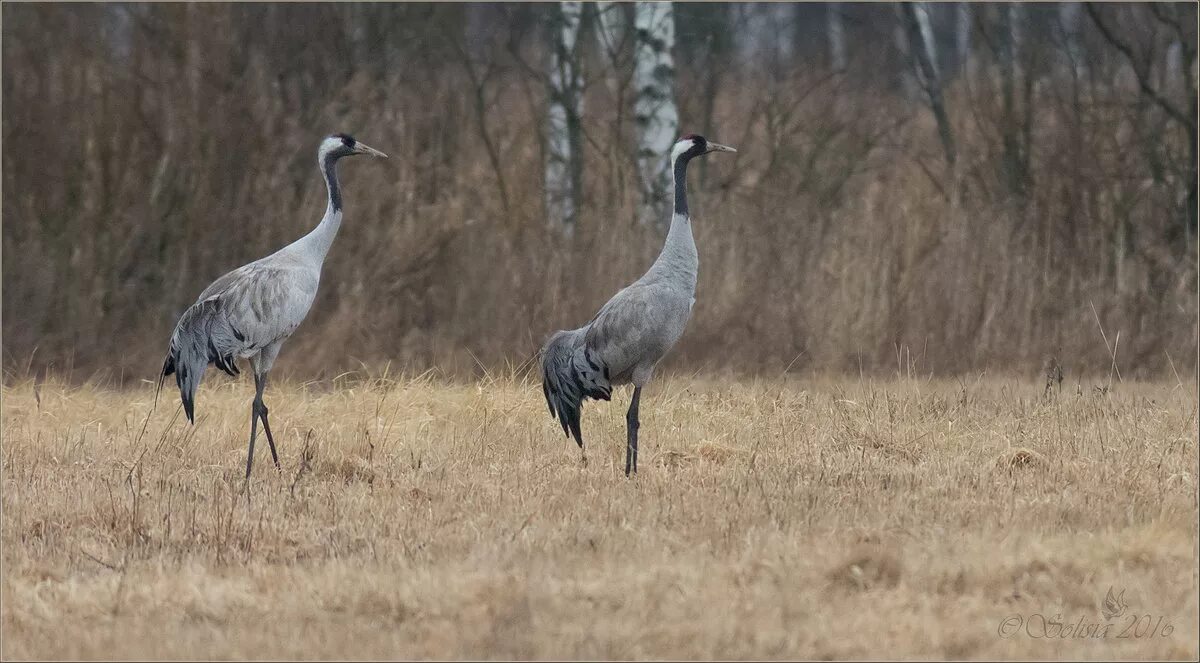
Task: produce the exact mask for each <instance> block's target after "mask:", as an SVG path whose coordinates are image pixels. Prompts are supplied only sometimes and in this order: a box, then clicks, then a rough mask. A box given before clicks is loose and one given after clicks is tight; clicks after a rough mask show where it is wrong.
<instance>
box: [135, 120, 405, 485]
mask: <svg viewBox="0 0 1200 663" xmlns="http://www.w3.org/2000/svg"><path fill="white" fill-rule="evenodd" d="M355 154H369V155H371V156H375V157H382V158H385V159H386V158H387V155H386V154H384V153H383V152H380V151H379V150H377V149H375V148H373V147H368V146H367V145H364V144H363V143H360V142H358V141H356V140H354V138H352V137H351V136H348V135H346V134H334V135H332V136H328V137H327V138H325V139H324V140H323V141H321V146H320V148H319V149H318V150H317V164H318V165H319V166H320V168H321V174H322V175H323V176H324V177H325V186H326V187H327V188H328V190H329V205H328V207H326V208H325V217H324V218H322V219H321V223H320V224H318V225H317V227H316V228H315V229H313V230H312V232H310V233H308V234H307V235H305V236H304V237H301V238H300V239H298V240H296V241H295V242H292V243H291V244H289V245H287V246H285V247H283V248H282V249H280V250H278V251H276V252H275V253H272V254H271V255H269V256H267V257H265V258H262V259H259V260H255V261H254V262H252V263H250V264H248V265H244V266H242V267H239V268H237V269H235V270H233V271H232V272H229V273H228V274H226V275H224V276H222V277H221V278H219V279H217V280H216V281H213V282H212V285H210V286H208V287H207V288H205V289H204V292H202V293H200V298H199V299H197V300H196V303H195V304H192V305H191V306H190V307H189V308H188V310H187V311H184V313H183V316H182V317H180V318H179V322H178V323H176V325H175V331H174V333H172V334H171V345H170V348H169V349H168V351H167V358H166V360H165V361H164V362H163V367H162V373H161V374H160V375H159V379H158V388H159V389H160V390H161V389H162V385H163V381H164V380H165V379H166V377H167V376H168V375H171V374H172V373H174V374H175V383H176V384H177V385H178V386H179V397H180V399H181V400H182V401H183V411H184V413H185V414H186V415H187V418H188V421H189V422H192V423H195V418H194V415H195V403H196V388H197V387H199V386H200V380H201V379H202V378H203V377H204V371H205V369H206V368H208V365H209V364H210V363H211V364H215V365H216V367H217V368H219V369H221V370H223V371H225V372H226V373H228V374H229V375H231V376H236V375H238V374H239V373H240V371H239V370H238V367H237V364H236V363H235V362H236V360H237V358H238V357H244V358H247V359H249V360H250V368H251V369H252V370H253V371H254V389H255V393H254V402H253V404H251V406H250V449H249V452H248V453H247V456H246V479H247V480H249V478H250V471H251V469H252V468H253V467H254V440H255V438H256V437H257V435H258V420H259V419H262V424H263V430H264V431H265V432H266V434H267V443H268V444H269V445H270V446H271V459H272V460H274V461H275V467H276V468H277V469H278V468H279V454H278V453H277V452H276V451H275V439H274V438H273V437H272V436H271V425H270V424H269V423H268V422H267V406H266V405H265V404H264V403H263V389H264V388H265V387H266V385H267V373H269V372H270V371H271V366H272V365H273V364H274V363H275V358H276V357H277V356H278V355H279V349H280V348H281V347H282V346H283V342H284V341H286V340H287V339H288V337H289V336H291V335H292V332H294V331H295V330H296V327H297V326H299V325H300V323H301V322H303V321H304V317H305V316H306V315H307V314H308V309H309V307H310V306H312V303H313V299H314V298H315V297H316V295H317V285H318V283H319V282H320V280H321V265H322V264H324V262H325V256H326V254H328V253H329V247H330V245H332V244H333V239H334V237H336V236H337V231H338V228H339V227H340V226H341V225H342V196H341V191H340V189H339V188H338V179H337V162H338V159H341V158H342V157H348V156H352V155H355ZM155 398H156V399H157V394H155Z"/></svg>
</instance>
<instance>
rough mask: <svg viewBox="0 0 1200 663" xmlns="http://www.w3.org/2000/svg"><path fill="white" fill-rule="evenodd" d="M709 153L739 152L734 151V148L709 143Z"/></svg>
mask: <svg viewBox="0 0 1200 663" xmlns="http://www.w3.org/2000/svg"><path fill="white" fill-rule="evenodd" d="M708 151H709V152H737V150H735V149H733V148H732V147H730V146H728V145H722V144H720V143H714V142H712V141H709V143H708Z"/></svg>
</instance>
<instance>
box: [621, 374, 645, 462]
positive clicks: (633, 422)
mask: <svg viewBox="0 0 1200 663" xmlns="http://www.w3.org/2000/svg"><path fill="white" fill-rule="evenodd" d="M641 398H642V388H641V387H640V386H639V387H634V388H633V400H632V401H631V402H630V403H629V412H627V413H626V414H625V426H626V428H627V429H628V432H629V444H628V445H627V446H626V447H625V476H629V469H630V465H631V463H632V467H633V473H634V474H637V449H638V447H637V434H638V426H639V424H638V401H640V400H641Z"/></svg>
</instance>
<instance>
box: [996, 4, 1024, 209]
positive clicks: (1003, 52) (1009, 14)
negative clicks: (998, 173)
mask: <svg viewBox="0 0 1200 663" xmlns="http://www.w3.org/2000/svg"><path fill="white" fill-rule="evenodd" d="M1000 16H1001V36H1000V40H1001V47H1000V99H1001V106H1002V112H1003V117H1001V120H1000V121H1001V124H1002V130H1001V134H1002V139H1001V140H1002V142H1003V151H1004V166H1003V167H1004V179H1005V182H1006V184H1007V186H1008V190H1009V193H1010V195H1011V196H1012V197H1013V202H1014V203H1015V205H1014V208H1015V209H1021V208H1023V206H1024V205H1023V201H1024V197H1025V176H1026V172H1025V160H1024V155H1023V154H1022V150H1021V139H1020V136H1019V122H1018V121H1017V117H1018V115H1017V89H1018V81H1019V79H1020V78H1021V57H1020V49H1021V27H1022V26H1021V24H1022V21H1023V19H1024V10H1023V8H1022V7H1020V6H1019V5H1017V4H1016V3H1013V4H1009V5H1006V6H1002V7H1001V8H1000Z"/></svg>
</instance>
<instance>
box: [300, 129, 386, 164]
mask: <svg viewBox="0 0 1200 663" xmlns="http://www.w3.org/2000/svg"><path fill="white" fill-rule="evenodd" d="M317 152H318V154H319V156H320V161H322V162H324V161H325V159H328V158H332V159H340V158H342V157H349V156H354V155H355V154H369V155H371V156H373V157H381V158H384V159H386V158H387V155H386V154H384V153H383V152H380V151H379V150H377V149H375V148H373V147H371V146H369V145H367V144H366V143H361V142H359V141H357V140H354V137H353V136H351V135H350V134H333V135H331V136H327V137H326V138H325V140H323V141H321V148H320V149H319V150H318V151H317Z"/></svg>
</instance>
